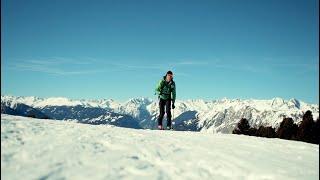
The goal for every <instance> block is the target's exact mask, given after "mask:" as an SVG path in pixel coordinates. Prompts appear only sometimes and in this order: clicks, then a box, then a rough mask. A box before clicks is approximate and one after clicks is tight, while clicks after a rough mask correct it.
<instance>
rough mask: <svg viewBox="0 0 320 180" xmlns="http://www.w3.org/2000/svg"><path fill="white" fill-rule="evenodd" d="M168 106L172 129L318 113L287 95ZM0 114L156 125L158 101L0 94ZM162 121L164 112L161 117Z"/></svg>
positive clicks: (216, 127)
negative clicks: (170, 113)
mask: <svg viewBox="0 0 320 180" xmlns="http://www.w3.org/2000/svg"><path fill="white" fill-rule="evenodd" d="M175 106H176V108H175V109H174V110H172V115H173V122H174V123H173V124H174V125H173V126H174V129H175V130H181V131H184V130H189V131H203V132H209V133H231V132H232V130H233V129H234V128H235V126H236V125H237V123H238V122H239V120H240V119H241V118H246V119H248V121H249V123H250V125H251V126H253V127H259V126H260V125H264V126H272V127H275V128H277V127H278V126H279V124H280V123H281V121H282V120H283V118H285V117H291V118H292V119H293V120H294V122H295V123H299V122H300V121H301V120H302V116H303V114H304V113H305V112H306V111H307V110H310V111H311V112H312V114H313V117H314V119H316V118H319V105H316V104H307V103H305V102H303V101H300V100H297V99H294V98H292V99H289V100H285V99H282V98H273V99H271V100H255V99H250V100H241V99H221V100H212V101H204V100H186V101H179V100H178V101H176V103H175ZM1 113H4V114H12V115H20V116H28V115H31V114H34V115H35V116H36V117H37V118H42V117H43V116H48V117H49V118H53V119H58V120H76V121H79V122H81V123H88V124H112V125H116V126H120V127H128V128H136V129H140V128H144V129H154V128H155V127H156V124H157V117H158V114H159V107H158V102H156V101H154V100H152V99H150V98H135V99H129V100H128V101H126V102H123V103H120V102H117V101H114V100H113V99H110V98H108V99H102V100H84V99H83V100H73V99H68V98H63V97H52V98H39V97H35V96H30V97H23V96H8V95H2V96H1ZM163 124H164V125H165V124H166V116H165V118H164V123H163Z"/></svg>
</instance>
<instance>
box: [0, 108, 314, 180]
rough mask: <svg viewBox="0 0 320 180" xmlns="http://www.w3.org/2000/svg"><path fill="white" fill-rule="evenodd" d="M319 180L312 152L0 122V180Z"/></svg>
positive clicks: (174, 134)
mask: <svg viewBox="0 0 320 180" xmlns="http://www.w3.org/2000/svg"><path fill="white" fill-rule="evenodd" d="M2 178H3V179H47V178H49V179H62V178H63V179H64V178H66V179H252V180H253V179H254V180H257V179H308V180H310V179H319V146H318V145H314V144H308V143H304V142H296V141H288V140H281V139H267V138H259V137H250V136H243V135H233V134H206V133H201V132H181V131H157V130H136V129H128V128H119V127H114V126H110V125H107V126H106V125H100V126H92V125H86V124H80V123H75V122H66V121H54V120H38V119H31V118H26V117H19V116H11V115H4V114H2V115H1V179H2Z"/></svg>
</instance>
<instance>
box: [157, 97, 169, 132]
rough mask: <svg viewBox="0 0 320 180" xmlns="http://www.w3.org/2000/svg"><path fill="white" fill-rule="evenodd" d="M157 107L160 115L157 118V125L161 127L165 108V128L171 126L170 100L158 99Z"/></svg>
mask: <svg viewBox="0 0 320 180" xmlns="http://www.w3.org/2000/svg"><path fill="white" fill-rule="evenodd" d="M159 106H160V115H159V118H158V125H162V119H163V116H164V113H165V112H164V108H166V113H167V127H168V126H171V99H168V100H163V99H161V98H160V100H159Z"/></svg>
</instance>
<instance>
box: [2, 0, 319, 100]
mask: <svg viewBox="0 0 320 180" xmlns="http://www.w3.org/2000/svg"><path fill="white" fill-rule="evenodd" d="M318 49H319V2H318V1H317V0H242V1H238V0H217V1H216V0H208V1H204V0H203V1H199V0H188V1H185V0H179V1H176V0H161V1H155V0H144V1H141V0H135V1H130V0H128V1H123V0H119V1H116V0H112V1H107V0H106V1H102V0H101V1H100V0H97V1H89V0H87V1H84V0H64V1H62V0H55V1H51V0H50V1H49V0H38V1H35V0H28V1H23V0H20V1H17V0H3V1H1V93H2V94H3V95H4V94H12V95H16V96H39V97H67V98H71V99H103V98H112V99H114V100H117V101H120V102H123V101H126V100H128V99H130V98H139V97H148V98H152V99H156V97H155V95H154V89H155V87H156V85H157V83H158V81H159V80H160V78H161V77H162V76H163V75H164V74H165V73H166V72H167V71H168V70H171V71H173V75H174V80H175V81H176V85H177V99H180V100H187V99H203V100H214V99H222V98H225V97H226V98H231V99H233V98H240V99H271V98H274V97H280V98H284V99H290V98H297V99H299V100H302V101H305V102H307V103H314V104H319V51H318Z"/></svg>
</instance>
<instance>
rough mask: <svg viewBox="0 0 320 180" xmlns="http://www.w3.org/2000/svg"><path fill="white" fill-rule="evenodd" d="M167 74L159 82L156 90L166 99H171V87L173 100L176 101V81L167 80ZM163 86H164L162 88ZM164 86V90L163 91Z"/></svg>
mask: <svg viewBox="0 0 320 180" xmlns="http://www.w3.org/2000/svg"><path fill="white" fill-rule="evenodd" d="M165 78H166V76H164V77H163V78H162V79H161V80H160V81H159V83H158V85H157V87H156V89H155V90H154V92H155V93H156V94H157V95H159V97H160V98H162V99H164V100H168V99H170V95H171V94H170V89H171V90H172V102H173V103H174V102H175V101H176V83H175V82H174V81H173V79H171V81H170V82H166V80H165ZM162 87H163V88H162ZM161 88H162V91H161Z"/></svg>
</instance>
